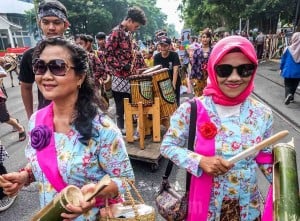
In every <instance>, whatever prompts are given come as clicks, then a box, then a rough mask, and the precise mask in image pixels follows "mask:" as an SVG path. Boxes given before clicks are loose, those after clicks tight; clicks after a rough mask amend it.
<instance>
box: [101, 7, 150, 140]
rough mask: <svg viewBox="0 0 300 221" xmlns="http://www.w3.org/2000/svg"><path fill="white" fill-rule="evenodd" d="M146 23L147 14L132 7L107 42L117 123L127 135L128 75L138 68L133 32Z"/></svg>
mask: <svg viewBox="0 0 300 221" xmlns="http://www.w3.org/2000/svg"><path fill="white" fill-rule="evenodd" d="M145 24H146V16H145V13H144V11H143V10H142V9H140V8H138V7H133V8H130V9H129V10H128V12H127V16H126V17H125V19H124V20H123V21H122V22H121V24H119V25H118V26H116V27H115V28H114V29H113V30H112V31H111V33H110V34H109V37H108V39H107V42H106V46H105V48H106V62H107V65H108V67H109V69H110V70H111V71H112V75H113V76H112V91H113V97H114V101H115V104H116V114H117V125H118V127H119V128H120V129H121V131H122V134H123V135H125V134H126V132H125V129H124V98H129V97H130V83H129V80H128V79H127V77H128V76H129V75H130V74H132V72H134V71H135V70H136V69H138V68H142V67H139V66H138V64H137V62H136V61H137V59H136V58H137V54H136V52H135V48H134V45H133V42H132V33H133V32H134V31H136V30H138V29H139V28H140V26H141V25H145Z"/></svg>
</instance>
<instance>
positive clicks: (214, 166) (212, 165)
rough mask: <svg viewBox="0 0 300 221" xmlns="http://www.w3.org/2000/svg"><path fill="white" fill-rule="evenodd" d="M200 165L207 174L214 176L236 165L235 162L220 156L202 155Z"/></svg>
mask: <svg viewBox="0 0 300 221" xmlns="http://www.w3.org/2000/svg"><path fill="white" fill-rule="evenodd" d="M199 166H200V168H201V169H202V170H203V171H204V172H206V173H207V174H209V175H212V176H219V175H222V174H225V173H226V172H227V171H228V170H230V169H231V168H232V167H233V166H234V164H232V163H230V162H228V161H227V160H225V159H223V158H222V157H220V156H213V157H206V156H202V158H201V160H200V164H199Z"/></svg>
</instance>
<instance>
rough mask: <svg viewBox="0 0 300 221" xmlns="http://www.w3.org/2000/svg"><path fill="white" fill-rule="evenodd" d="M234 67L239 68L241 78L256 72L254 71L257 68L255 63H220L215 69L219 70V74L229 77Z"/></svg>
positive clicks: (222, 76)
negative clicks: (233, 64)
mask: <svg viewBox="0 0 300 221" xmlns="http://www.w3.org/2000/svg"><path fill="white" fill-rule="evenodd" d="M233 69H236V70H237V73H238V74H239V76H240V77H241V78H246V77H250V76H251V75H253V74H254V71H255V69H256V65H255V64H241V65H239V66H236V67H234V66H232V65H230V64H220V65H216V66H215V71H216V72H217V75H218V76H219V77H221V78H227V77H229V76H230V75H231V74H232V72H233Z"/></svg>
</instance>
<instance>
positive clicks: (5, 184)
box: [0, 171, 28, 197]
mask: <svg viewBox="0 0 300 221" xmlns="http://www.w3.org/2000/svg"><path fill="white" fill-rule="evenodd" d="M27 180H28V173H27V172H26V171H22V172H12V173H7V174H3V175H2V177H1V178H0V186H1V187H2V188H3V192H4V193H5V194H6V195H8V196H10V197H12V196H15V195H17V194H18V192H19V190H20V189H22V187H23V186H24V185H25V183H26V181H27Z"/></svg>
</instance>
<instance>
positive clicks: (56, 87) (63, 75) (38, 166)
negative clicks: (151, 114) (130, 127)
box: [1, 38, 134, 221]
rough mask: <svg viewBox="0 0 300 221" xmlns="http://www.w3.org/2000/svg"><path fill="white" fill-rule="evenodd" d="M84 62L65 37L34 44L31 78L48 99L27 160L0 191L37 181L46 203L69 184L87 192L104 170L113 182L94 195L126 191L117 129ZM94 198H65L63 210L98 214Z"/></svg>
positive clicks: (127, 167) (125, 161)
mask: <svg viewBox="0 0 300 221" xmlns="http://www.w3.org/2000/svg"><path fill="white" fill-rule="evenodd" d="M88 62H89V61H88V56H87V53H86V51H85V50H83V49H82V47H80V46H78V45H76V44H73V43H71V42H69V41H67V40H64V39H60V38H53V39H46V40H44V41H42V42H41V43H40V44H39V45H38V46H37V48H36V50H35V52H34V64H33V70H34V73H35V80H36V82H37V84H38V87H39V89H40V90H41V92H42V93H43V95H44V97H45V98H47V99H49V100H52V103H51V104H50V105H48V106H47V107H45V108H43V109H40V110H38V111H37V112H36V113H34V114H33V115H32V116H31V118H30V120H29V131H30V134H31V142H29V143H28V146H27V147H26V150H25V153H26V157H27V159H28V162H29V163H28V164H27V165H26V167H25V168H24V169H21V170H20V172H13V173H8V174H5V175H2V177H3V178H2V184H1V185H2V187H3V188H4V193H6V194H8V195H9V196H13V195H15V194H16V193H17V192H18V191H19V190H20V189H21V188H22V187H23V186H26V185H29V184H30V183H31V182H33V181H36V182H37V183H38V185H39V190H40V191H39V196H40V205H41V207H44V206H45V205H46V204H48V203H49V202H50V201H51V200H52V199H53V198H54V197H55V196H56V195H57V194H58V193H59V192H60V191H61V190H62V189H63V188H64V187H66V186H67V185H71V184H72V185H75V186H77V187H80V188H81V190H82V192H83V193H85V192H86V191H88V190H90V191H92V190H94V187H95V183H97V182H98V181H100V180H101V179H102V178H103V176H104V175H106V174H108V175H109V176H110V177H111V180H112V181H111V183H110V184H109V185H108V186H107V187H106V188H105V189H104V190H102V191H101V192H100V193H99V194H100V195H97V197H98V198H99V199H98V200H101V199H102V201H103V199H105V198H109V199H110V198H114V199H117V198H118V196H119V193H121V194H123V193H124V192H125V189H124V188H125V185H126V184H125V183H124V182H125V181H124V179H123V178H128V179H130V180H132V179H134V174H133V170H132V167H131V164H130V160H129V158H128V154H127V152H126V147H125V143H124V140H123V137H122V135H121V133H120V130H119V129H118V128H117V126H116V125H115V124H114V123H113V121H112V120H111V119H110V118H109V117H108V116H107V115H106V114H104V113H103V112H102V111H101V109H99V108H98V105H97V104H96V103H95V102H94V100H95V96H96V95H94V93H93V90H94V88H93V85H92V84H93V82H92V80H91V79H90V76H89V75H88V71H89V70H88V68H89V65H88ZM45 159H47V160H45ZM95 201H96V200H95V199H93V200H92V201H90V202H81V206H80V207H76V206H73V205H70V204H68V205H67V209H68V210H69V211H71V212H72V213H70V214H66V213H62V215H61V216H62V217H63V218H64V220H76V221H78V220H91V221H95V220H99V206H100V205H98V204H95ZM102 206H103V204H102ZM76 217H78V218H76ZM75 218H76V219H75Z"/></svg>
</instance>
